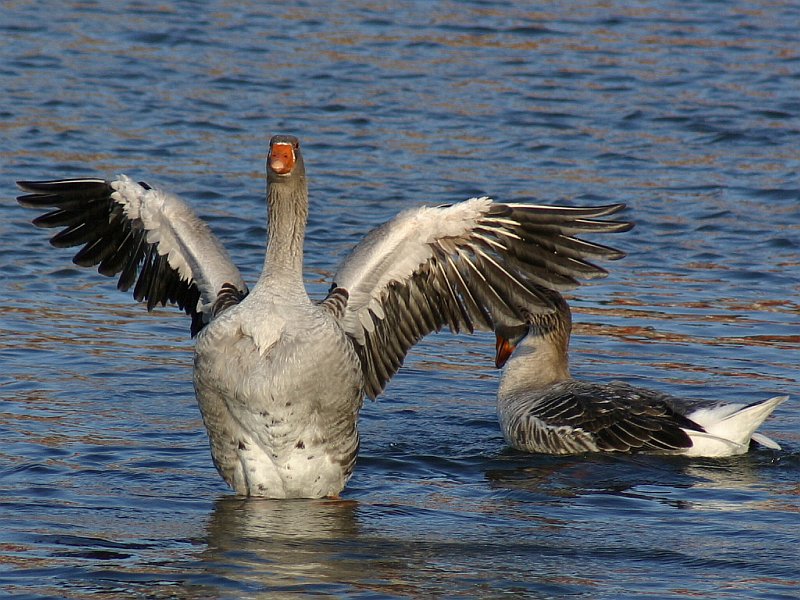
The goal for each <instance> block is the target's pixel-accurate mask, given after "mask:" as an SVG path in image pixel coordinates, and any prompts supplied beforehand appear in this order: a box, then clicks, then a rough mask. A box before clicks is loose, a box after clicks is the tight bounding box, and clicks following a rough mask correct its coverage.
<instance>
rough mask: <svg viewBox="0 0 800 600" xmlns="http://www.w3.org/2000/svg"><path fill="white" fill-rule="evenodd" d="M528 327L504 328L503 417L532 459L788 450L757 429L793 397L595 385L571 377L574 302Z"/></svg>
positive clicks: (515, 442)
mask: <svg viewBox="0 0 800 600" xmlns="http://www.w3.org/2000/svg"><path fill="white" fill-rule="evenodd" d="M541 291H542V293H543V294H544V295H547V296H549V297H550V298H551V300H552V306H554V307H555V310H554V311H553V312H551V313H549V314H541V313H536V314H533V313H532V314H530V315H529V316H528V319H527V323H526V324H525V325H518V326H513V325H508V326H507V325H500V326H498V327H497V328H496V331H495V334H496V336H497V346H496V348H497V356H496V364H497V367H498V368H501V367H502V368H503V372H502V375H501V377H500V386H499V388H498V392H497V415H498V418H499V420H500V427H501V429H502V430H503V435H504V437H505V438H506V441H507V442H508V443H509V445H511V446H512V447H514V448H516V449H518V450H522V451H525V452H536V453H542V454H578V453H583V452H647V453H658V454H682V455H685V456H704V457H720V456H732V455H736V454H743V453H745V452H747V450H748V449H749V447H750V443H751V440H752V441H755V442H757V443H759V444H760V445H762V446H765V447H767V448H772V449H780V446H779V445H778V444H777V443H776V442H775V441H773V440H771V439H770V438H768V437H767V436H765V435H763V434H760V433H756V429H757V428H758V427H759V426H760V425H761V424H762V423H763V422H764V420H765V419H766V418H767V417H768V416H769V415H770V414H771V413H772V411H773V410H775V408H776V407H777V406H778V405H779V404H780V403H781V402H783V401H785V400H786V399H787V396H775V397H772V398H768V399H766V400H762V401H759V402H754V403H752V404H743V403H734V402H713V401H706V400H693V399H687V398H679V397H675V396H670V395H667V394H664V393H661V392H658V391H655V390H650V389H647V388H642V387H634V386H631V385H628V384H626V383H622V382H611V383H592V382H588V381H579V380H576V379H573V378H572V376H571V375H570V372H569V358H568V350H569V338H570V332H571V330H572V316H571V311H570V308H569V305H568V304H567V302H566V300H564V298H563V297H562V296H561V295H560V294H559V293H558V292H555V291H551V290H541Z"/></svg>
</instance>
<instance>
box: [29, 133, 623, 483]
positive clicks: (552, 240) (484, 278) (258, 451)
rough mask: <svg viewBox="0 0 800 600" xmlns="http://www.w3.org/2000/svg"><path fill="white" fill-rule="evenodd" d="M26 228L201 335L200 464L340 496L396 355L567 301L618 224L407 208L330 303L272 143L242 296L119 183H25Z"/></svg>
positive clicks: (232, 271) (583, 213) (174, 221)
mask: <svg viewBox="0 0 800 600" xmlns="http://www.w3.org/2000/svg"><path fill="white" fill-rule="evenodd" d="M19 186H20V188H21V189H23V190H24V191H26V192H28V194H27V195H24V196H20V197H19V199H18V200H19V202H20V203H21V204H22V205H23V206H27V207H32V208H37V209H52V210H50V211H49V212H47V213H46V214H43V215H41V216H39V217H38V218H36V219H34V224H35V225H37V226H39V227H63V228H64V229H63V230H62V231H60V232H59V233H57V234H56V235H54V236H53V237H52V239H51V243H52V244H53V245H54V246H56V247H68V246H79V245H80V246H82V248H81V249H80V250H79V251H78V253H77V254H76V255H75V257H74V259H73V261H74V262H75V263H76V264H77V265H80V266H85V267H97V269H98V271H99V272H100V273H101V274H103V275H107V276H119V279H118V284H117V287H118V288H119V289H121V290H127V289H130V288H131V287H133V295H134V298H135V299H136V300H138V301H141V302H146V303H147V307H148V309H152V308H153V307H155V306H156V305H159V304H161V305H165V304H167V303H172V304H177V305H178V306H179V307H180V308H182V309H183V310H184V311H185V312H186V313H187V314H188V315H189V316H190V317H191V319H192V325H191V331H192V335H195V336H196V343H195V351H194V387H195V392H196V396H197V401H198V404H199V407H200V412H201V414H202V417H203V421H204V423H205V426H206V428H207V430H208V435H209V439H210V446H211V455H212V458H213V461H214V464H215V466H216V468H217V470H218V471H219V473H220V474H221V475H222V477H223V479H224V480H225V481H226V482H227V483H228V484H229V485H230V486H231V487H232V488H233V489H234V490H235V491H236V492H237V493H238V494H242V495H251V496H265V497H273V498H297V497H305V498H319V497H335V496H337V495H338V494H339V493H340V492H341V491H342V489H343V488H344V486H345V484H346V482H347V480H348V479H349V477H350V475H351V473H352V470H353V467H354V464H355V460H356V455H357V453H358V445H359V438H358V430H357V417H358V414H359V410H360V409H361V405H362V400H363V397H364V395H367V396H369V397H370V398H375V397H376V396H377V395H378V394H379V393H380V392H381V391H383V389H384V387H385V386H386V384H387V382H388V381H389V379H390V378H391V377H392V376H393V375H394V374H395V373H396V372H397V370H398V369H399V368H400V366H401V365H402V363H403V359H404V358H405V356H406V353H407V352H408V350H409V349H410V348H411V346H413V345H414V344H415V343H417V342H418V341H419V340H420V339H421V338H422V337H423V336H425V335H427V334H428V333H430V332H433V331H438V330H440V329H441V328H443V327H445V326H446V327H449V328H450V329H451V330H452V331H455V332H458V331H469V332H471V331H473V330H475V329H480V330H492V329H493V328H494V325H495V323H496V322H499V321H503V322H505V321H512V322H513V321H518V320H519V319H520V318H521V317H522V315H521V313H520V307H526V311H529V310H533V311H542V312H548V311H551V310H552V307H551V302H550V300H549V298H548V297H547V296H546V295H544V294H542V293H541V289H566V288H570V287H574V286H575V285H577V280H578V279H587V278H592V277H599V276H603V275H604V274H605V271H604V270H603V269H602V268H600V267H598V266H596V265H595V264H593V263H592V262H591V261H592V260H596V259H615V258H619V257H620V256H621V253H619V252H617V251H615V250H614V249H612V248H609V247H606V246H602V245H600V244H596V243H591V242H588V241H585V240H582V239H579V238H578V237H576V235H577V234H581V233H595V232H616V231H624V230H626V229H628V228H629V227H630V224H629V223H626V222H622V221H613V220H604V219H602V218H603V217H606V216H609V215H612V214H614V213H616V212H618V211H619V210H620V209H621V208H622V205H619V204H615V205H610V206H602V207H594V208H568V207H553V206H537V205H527V204H505V203H497V202H494V201H492V200H490V199H489V198H473V199H470V200H467V201H464V202H461V203H457V204H453V205H449V206H437V207H422V208H416V209H411V210H407V211H405V212H402V213H400V214H399V215H398V216H397V217H396V218H394V219H393V220H391V221H389V222H388V223H385V224H384V225H382V226H380V227H377V228H376V229H374V230H373V231H371V232H370V233H369V234H368V235H367V236H366V237H365V238H364V239H363V240H362V241H361V242H360V243H359V244H358V245H357V246H356V247H355V248H354V249H353V250H352V252H350V254H349V255H348V256H347V257H346V258H345V259H344V260H343V262H342V263H341V264H340V266H339V268H338V270H337V271H336V275H335V277H334V284H333V285H332V286H331V290H330V293H329V294H328V296H327V297H326V298H325V299H324V300H322V301H321V302H314V301H312V300H311V299H310V298H309V296H308V294H307V292H306V289H305V286H304V283H303V264H302V260H303V239H304V235H305V229H306V220H307V216H308V187H307V183H306V174H305V167H304V164H303V158H302V154H301V151H300V146H299V142H298V141H297V138H295V137H293V136H275V137H273V138H272V140H271V141H270V147H269V153H268V157H267V213H268V214H267V218H268V236H269V237H268V243H267V251H266V257H265V260H264V268H263V271H262V273H261V276H260V277H259V279H258V281H257V282H256V284H255V286H254V287H253V288H252V289H249V288H248V286H247V285H246V284H245V282H244V280H243V279H242V276H241V275H240V273H239V270H238V269H237V268H236V266H234V264H233V262H232V261H231V259H230V257H229V255H228V253H227V252H226V250H225V249H224V247H223V246H222V244H221V243H220V242H219V241H218V239H217V238H216V237H215V236H214V234H213V233H212V232H211V230H210V229H209V228H208V226H207V225H206V224H205V223H204V222H203V221H201V220H200V219H199V218H198V217H197V216H196V214H195V213H194V211H193V210H192V209H191V208H190V207H189V206H188V205H187V204H186V203H184V202H183V201H182V200H181V199H179V198H178V197H176V196H174V195H172V194H170V193H168V192H165V191H163V190H160V189H157V188H151V187H150V186H148V185H147V184H144V183H137V182H136V181H134V180H132V179H130V178H129V177H126V176H124V175H122V176H120V177H118V178H117V179H114V180H113V181H105V180H103V179H93V178H92V179H71V180H59V181H39V182H33V181H24V182H19Z"/></svg>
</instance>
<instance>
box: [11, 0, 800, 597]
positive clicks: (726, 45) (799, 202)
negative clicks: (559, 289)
mask: <svg viewBox="0 0 800 600" xmlns="http://www.w3.org/2000/svg"><path fill="white" fill-rule="evenodd" d="M508 4H510V3H505V2H492V1H477V0H476V1H473V2H413V1H407V2H396V3H383V2H375V1H372V0H364V1H362V2H356V3H348V4H347V5H346V6H340V5H339V4H338V3H327V2H314V1H311V2H295V3H292V4H285V3H269V2H252V1H251V2H247V1H245V2H232V1H226V0H220V1H217V2H202V3H199V2H188V1H187V2H176V3H167V2H162V3H152V2H148V1H141V2H121V3H108V2H91V1H87V2H58V3H57V2H50V3H45V2H30V1H22V0H8V1H6V2H4V3H3V7H2V8H1V9H0V16H1V17H2V18H0V39H2V40H3V41H2V42H0V99H1V100H0V139H2V143H1V144H0V182H1V183H0V189H2V190H4V193H3V201H2V202H0V240H2V242H0V277H2V282H3V292H4V293H3V311H2V314H1V315H0V364H1V365H2V373H0V398H1V399H2V403H1V404H0V440H2V441H1V442H0V595H4V596H5V597H12V598H43V597H52V598H89V597H91V598H95V599H97V598H173V597H177V598H267V597H269V598H272V597H281V596H285V595H288V594H289V593H295V594H298V595H299V596H300V597H302V595H305V597H320V596H338V597H360V598H383V597H393V598H416V597H447V598H458V597H469V598H472V597H487V598H492V597H501V596H502V597H523V596H524V597H530V598H562V597H581V598H592V599H595V598H608V599H617V598H671V597H674V598H679V597H680V598H683V597H686V596H703V597H714V598H736V599H739V598H765V599H766V598H770V599H776V598H796V597H797V595H798V589H800V575H798V566H800V564H799V563H800V551H798V547H800V533H798V527H797V525H798V513H800V483H798V482H800V416H798V415H800V408H798V407H800V404H798V403H800V386H798V375H797V373H798V370H797V369H798V368H797V365H798V362H800V352H799V351H798V347H799V344H800V328H798V316H799V315H800V303H799V302H798V297H799V296H800V183H798V182H800V152H798V148H800V50H799V49H798V48H800V44H798V33H797V24H798V23H800V9H798V8H797V5H796V4H795V3H781V2H758V1H757V2H745V1H743V0H742V1H733V2H724V3H723V2H666V3H665V2H636V3H629V2H613V1H612V2H596V3H595V2H586V3H563V5H562V3H542V4H539V3H537V4H536V5H535V7H534V5H531V7H530V8H522V7H517V8H511V7H509V6H508ZM518 4H524V3H518ZM274 133H293V134H296V135H298V136H299V137H300V138H301V139H302V142H303V144H304V149H305V158H306V164H307V169H308V171H309V174H310V178H311V179H310V181H311V184H310V185H311V203H312V206H311V217H310V218H311V222H310V227H309V232H308V240H307V244H306V269H307V270H306V279H307V282H308V287H309V289H310V290H311V291H312V292H313V293H314V294H317V295H321V294H322V293H323V292H324V290H325V289H326V287H327V285H328V282H329V278H330V275H331V272H332V269H333V268H334V266H335V264H336V263H337V261H338V259H339V257H341V255H342V253H343V252H344V251H345V250H346V249H347V248H349V247H350V246H351V245H352V244H353V243H354V242H355V241H357V240H358V239H360V237H361V236H362V235H363V234H364V233H365V232H366V231H367V230H368V229H369V228H370V227H372V226H374V225H376V224H378V223H380V222H382V221H384V220H386V219H387V218H389V217H390V216H391V215H393V214H394V213H396V212H397V211H399V210H401V209H403V208H405V207H407V206H412V205H417V204H420V203H423V202H427V203H446V202H453V201H458V200H462V199H466V198H467V197H469V196H472V195H476V194H490V195H492V196H493V197H495V198H497V199H500V200H507V201H519V200H531V201H536V202H563V203H570V204H578V205H580V204H596V203H606V202H618V201H622V202H625V203H627V204H628V205H629V209H628V211H627V213H626V217H628V218H630V219H632V220H634V221H636V223H637V227H636V229H634V230H633V231H632V232H630V233H626V234H623V235H619V236H617V237H615V238H614V239H613V243H614V245H616V246H619V247H620V248H622V249H624V250H625V251H626V252H628V257H627V258H626V259H624V260H623V261H621V262H619V263H613V264H610V265H608V267H609V270H610V276H609V277H608V278H607V279H604V280H601V281H598V282H595V283H593V284H591V285H588V286H585V287H582V288H581V289H579V290H577V291H575V292H574V293H573V294H572V295H571V296H570V298H571V302H572V304H573V307H574V310H575V320H576V323H577V325H576V334H575V336H574V339H573V344H572V361H573V365H574V366H573V372H574V374H575V375H576V376H578V377H581V378H586V379H593V380H601V381H607V380H611V379H622V380H625V381H629V382H632V383H636V384H642V385H647V386H649V387H654V388H657V389H660V390H663V391H666V392H670V393H674V394H683V395H689V396H695V397H709V398H730V399H732V400H747V401H753V400H757V399H760V398H764V397H767V396H769V395H774V394H790V395H792V396H793V398H792V399H791V400H790V401H789V402H787V403H785V404H784V405H782V406H781V407H779V408H778V409H777V411H776V413H775V415H774V416H773V417H772V418H771V419H770V420H769V421H767V423H766V424H765V425H764V428H763V430H764V432H765V433H767V434H769V435H770V436H771V437H773V438H775V439H776V440H778V441H779V442H780V443H781V444H782V446H783V449H782V450H781V451H777V452H775V451H766V450H760V451H756V452H754V453H751V454H749V455H746V456H743V457H738V458H732V459H726V460H686V459H680V458H659V457H625V456H611V457H608V456H606V457H593V456H579V457H565V458H553V457H543V456H530V455H523V454H519V453H515V452H512V451H510V450H508V449H507V448H506V447H505V445H504V443H503V440H502V437H501V435H500V432H499V428H498V426H497V422H496V418H495V413H494V394H495V390H496V385H497V373H496V371H495V370H494V369H493V368H492V358H493V339H492V338H491V336H487V335H476V336H472V337H468V336H467V337H459V338H454V337H452V336H450V335H447V334H442V335H438V336H432V337H430V338H428V339H427V340H425V342H424V343H423V344H421V345H420V346H418V347H417V348H415V349H414V350H413V351H412V353H411V354H410V356H409V358H408V360H407V363H406V366H405V367H404V369H403V370H402V371H401V372H400V374H399V375H398V376H397V378H396V379H395V380H394V381H393V382H392V383H391V385H390V386H389V388H388V389H387V392H386V394H385V395H384V396H383V397H382V398H381V399H380V400H379V401H378V402H376V403H368V404H367V405H366V406H365V408H364V411H363V413H362V420H361V433H362V440H363V443H362V451H361V454H360V458H359V462H358V465H357V468H356V472H355V475H354V477H353V479H352V480H351V482H350V484H349V486H348V488H347V489H346V490H345V493H344V500H343V501H341V502H311V501H297V502H275V501H253V500H243V499H240V498H236V497H235V496H233V495H232V494H231V493H230V492H229V491H228V490H227V489H226V487H225V486H224V484H223V483H222V481H221V479H220V478H219V477H218V476H217V474H216V472H215V471H214V469H213V466H212V464H211V460H210V458H209V454H208V449H207V441H206V437H205V432H204V430H203V427H202V423H201V421H200V417H199V413H198V411H197V408H196V406H195V401H194V396H193V391H192V386H191V341H190V339H189V336H188V321H187V320H186V318H185V317H184V316H183V315H182V314H181V313H180V312H179V311H176V310H169V309H163V310H157V311H154V312H153V313H151V314H147V312H146V311H145V309H144V308H143V307H141V306H137V305H135V303H134V302H133V301H132V299H131V298H130V297H129V296H128V295H127V294H123V293H120V292H117V291H116V290H115V289H114V285H113V283H114V282H113V281H111V280H107V279H105V278H103V277H101V276H99V275H97V273H94V272H92V271H90V270H77V269H76V268H73V267H72V265H71V263H70V257H71V254H70V252H69V251H67V250H56V249H52V248H49V247H48V245H47V243H46V239H47V238H46V232H42V231H38V230H35V229H34V228H33V227H32V226H31V225H30V222H29V221H30V219H31V218H32V217H33V216H34V214H32V213H31V211H27V210H25V209H23V208H21V207H19V206H18V205H17V204H16V202H15V201H14V197H15V195H16V192H15V189H14V186H13V182H14V181H15V180H17V179H40V178H50V177H62V176H83V175H91V176H111V175H115V174H117V173H120V172H124V173H127V174H129V175H131V176H133V177H136V178H139V179H144V180H146V181H148V182H150V183H151V184H158V185H162V186H164V187H166V188H168V189H170V190H172V191H175V192H177V193H179V194H181V195H183V196H184V197H185V198H187V199H188V200H189V201H190V202H191V203H192V204H193V206H195V207H196V209H197V211H198V212H199V213H200V214H201V215H203V216H204V218H206V219H207V220H208V221H209V222H210V223H211V225H212V226H213V228H214V229H215V231H217V232H218V234H219V236H220V237H221V238H222V239H223V240H224V242H225V243H226V245H227V246H228V248H229V249H230V251H231V253H232V254H233V255H234V257H235V260H236V261H237V263H238V264H239V266H240V268H241V269H242V271H243V273H244V274H245V276H246V277H247V279H248V280H249V281H250V282H251V283H252V282H253V281H254V279H255V277H257V275H258V271H259V269H260V266H261V263H262V257H263V248H264V237H265V226H264V199H263V193H264V180H263V162H264V155H265V151H266V143H267V140H268V139H269V137H270V136H271V135H272V134H274ZM603 241H608V240H603Z"/></svg>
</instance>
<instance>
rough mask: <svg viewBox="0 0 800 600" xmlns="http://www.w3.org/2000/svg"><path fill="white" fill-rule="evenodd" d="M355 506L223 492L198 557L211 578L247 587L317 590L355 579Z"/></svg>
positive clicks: (359, 563)
mask: <svg viewBox="0 0 800 600" xmlns="http://www.w3.org/2000/svg"><path fill="white" fill-rule="evenodd" d="M357 512H358V503H357V502H354V501H341V500H336V501H334V500H293V501H275V500H261V499H249V498H248V499H245V498H237V497H231V496H227V497H223V498H220V499H219V500H217V502H216V504H215V505H214V511H213V513H212V515H211V517H210V520H209V523H208V537H207V541H206V543H207V546H208V548H207V550H205V551H204V552H203V553H202V555H201V556H200V557H199V561H200V562H201V563H203V564H204V565H205V570H206V571H207V572H208V573H209V574H211V575H214V576H215V577H216V578H220V579H222V580H226V581H235V582H237V585H238V586H244V587H247V588H252V589H260V590H264V589H266V590H275V591H279V590H282V591H286V592H289V591H292V590H300V589H303V590H308V589H309V587H313V588H314V589H319V590H320V591H321V590H324V589H326V588H327V587H329V586H339V585H340V582H346V581H357V580H359V579H361V578H362V577H363V574H364V572H365V565H364V561H363V559H361V558H360V557H358V556H354V555H353V553H352V548H351V545H350V544H351V542H352V540H353V539H354V538H356V537H357V535H358V533H359V528H358V524H357Z"/></svg>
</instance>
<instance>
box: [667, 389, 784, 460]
mask: <svg viewBox="0 0 800 600" xmlns="http://www.w3.org/2000/svg"><path fill="white" fill-rule="evenodd" d="M788 398H789V396H774V397H772V398H769V399H767V400H764V401H762V402H756V403H754V404H748V405H746V406H743V407H742V408H740V409H738V410H735V411H734V412H731V411H730V408H729V407H727V408H726V407H720V409H719V410H709V409H701V410H699V411H696V412H694V413H691V414H689V415H687V417H688V418H690V419H691V420H693V421H694V422H695V423H697V424H698V425H700V426H701V427H703V428H704V429H705V430H706V431H705V432H697V431H688V430H687V431H686V433H688V434H689V437H690V438H691V439H692V447H691V448H687V449H686V450H685V451H684V452H682V454H685V455H687V456H708V457H717V456H733V455H735V454H744V453H745V452H747V450H748V448H749V446H750V440H751V439H755V440H756V441H757V442H759V443H760V444H763V445H764V446H767V447H768V448H773V449H780V446H779V445H778V444H777V443H775V442H774V441H773V440H771V439H770V438H768V437H766V436H764V435H761V434H757V433H755V431H756V429H758V428H759V427H760V426H761V424H762V423H763V422H764V420H765V419H766V418H767V417H768V416H769V415H770V414H771V413H772V411H773V410H775V408H776V407H777V406H778V405H779V404H781V403H782V402H784V401H785V400H787V399H788Z"/></svg>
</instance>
